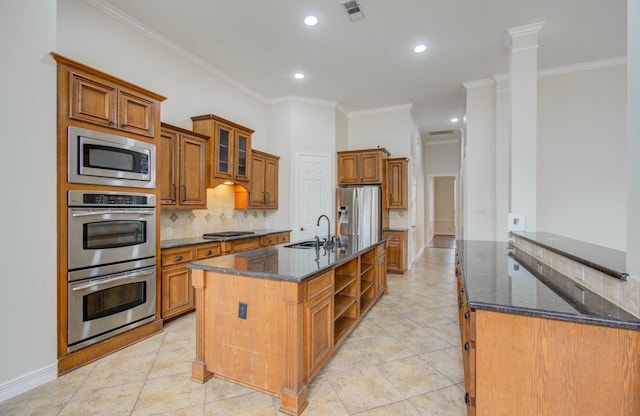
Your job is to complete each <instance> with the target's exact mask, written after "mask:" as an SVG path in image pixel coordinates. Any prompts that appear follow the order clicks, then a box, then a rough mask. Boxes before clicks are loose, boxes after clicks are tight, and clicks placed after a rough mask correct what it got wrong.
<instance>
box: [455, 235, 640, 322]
mask: <svg viewBox="0 0 640 416" xmlns="http://www.w3.org/2000/svg"><path fill="white" fill-rule="evenodd" d="M456 244H457V249H458V255H459V261H460V266H461V269H462V270H461V271H462V284H463V287H464V290H465V294H466V297H467V303H468V305H469V307H471V308H475V309H483V310H492V311H497V312H504V313H513V314H519V315H528V316H538V317H542V318H550V319H559V320H565V321H571V322H581V323H587V324H593V325H603V326H611V327H620V328H628V329H634V330H640V318H637V317H635V316H633V315H632V314H630V313H628V312H626V311H625V310H623V309H621V308H619V307H618V306H616V305H614V304H613V303H611V302H609V301H608V300H606V299H604V298H603V297H601V296H599V295H597V294H596V293H594V292H592V291H590V290H589V289H587V288H585V287H583V286H581V285H579V284H577V283H576V282H575V281H573V280H571V279H569V278H568V277H566V276H564V275H562V274H560V273H559V272H557V271H555V270H553V269H551V268H550V267H548V266H546V265H544V264H542V263H539V262H538V261H537V260H536V259H534V258H533V257H531V256H529V255H528V254H526V253H524V252H523V251H521V250H518V249H515V248H513V247H511V246H509V244H508V243H507V242H494V241H469V240H458V241H456Z"/></svg>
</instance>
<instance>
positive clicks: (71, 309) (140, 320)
mask: <svg viewBox="0 0 640 416" xmlns="http://www.w3.org/2000/svg"><path fill="white" fill-rule="evenodd" d="M67 278H68V293H67V301H68V322H67V328H68V334H67V335H68V341H67V344H68V346H67V349H68V351H74V350H77V349H79V348H82V347H84V346H86V345H89V344H92V343H95V342H97V341H100V340H103V339H105V338H108V337H111V336H113V335H115V334H117V333H120V332H123V331H126V330H129V329H132V328H135V327H137V326H140V325H143V324H145V323H147V322H151V321H153V320H154V319H155V309H156V266H155V258H153V259H143V260H136V261H133V262H125V263H117V264H112V265H107V266H100V267H94V268H89V269H82V270H76V271H72V272H69V273H68V275H67Z"/></svg>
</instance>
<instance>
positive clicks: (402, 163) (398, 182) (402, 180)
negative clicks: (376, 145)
mask: <svg viewBox="0 0 640 416" xmlns="http://www.w3.org/2000/svg"><path fill="white" fill-rule="evenodd" d="M386 163H387V201H388V206H387V207H388V208H391V209H407V207H408V204H407V188H408V187H407V171H408V165H409V161H408V160H407V158H404V157H403V158H393V159H387V161H386Z"/></svg>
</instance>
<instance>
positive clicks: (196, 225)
mask: <svg viewBox="0 0 640 416" xmlns="http://www.w3.org/2000/svg"><path fill="white" fill-rule="evenodd" d="M271 214H272V212H271V211H269V210H260V209H248V210H236V209H234V202H233V186H232V185H219V186H217V187H215V188H213V189H207V209H194V210H168V209H163V210H161V213H160V238H161V239H162V240H171V239H177V238H191V237H199V236H201V235H202V234H204V233H207V232H219V231H237V230H240V231H244V230H259V229H265V228H267V226H266V225H267V220H268V218H269V216H270V215H271Z"/></svg>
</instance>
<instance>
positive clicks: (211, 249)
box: [196, 243, 222, 260]
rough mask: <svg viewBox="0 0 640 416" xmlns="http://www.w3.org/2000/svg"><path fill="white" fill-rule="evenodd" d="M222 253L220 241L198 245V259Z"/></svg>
mask: <svg viewBox="0 0 640 416" xmlns="http://www.w3.org/2000/svg"><path fill="white" fill-rule="evenodd" d="M221 254H222V248H221V247H220V243H217V244H207V245H201V246H198V247H196V260H202V259H207V258H209V257H217V256H220V255H221Z"/></svg>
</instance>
